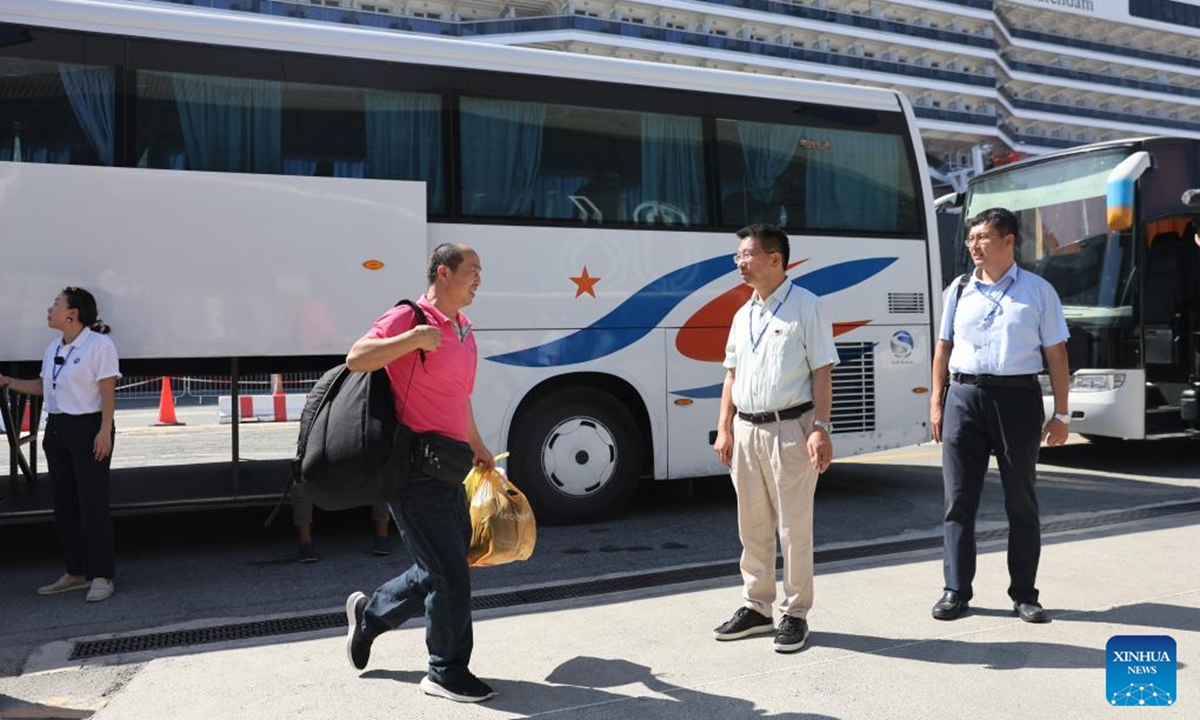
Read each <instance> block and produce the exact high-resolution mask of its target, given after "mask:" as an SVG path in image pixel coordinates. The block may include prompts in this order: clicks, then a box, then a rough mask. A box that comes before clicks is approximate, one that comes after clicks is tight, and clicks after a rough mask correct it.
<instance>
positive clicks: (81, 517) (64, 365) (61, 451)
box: [0, 287, 121, 602]
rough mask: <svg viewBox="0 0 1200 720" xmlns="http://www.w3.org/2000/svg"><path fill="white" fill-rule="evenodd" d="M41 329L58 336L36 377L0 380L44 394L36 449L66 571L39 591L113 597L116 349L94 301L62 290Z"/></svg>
mask: <svg viewBox="0 0 1200 720" xmlns="http://www.w3.org/2000/svg"><path fill="white" fill-rule="evenodd" d="M46 320H47V324H48V325H49V326H50V327H51V328H52V329H54V330H58V331H59V332H61V333H62V338H61V339H56V340H54V341H53V342H51V343H50V345H49V347H47V348H46V352H45V354H44V355H43V357H42V372H41V376H40V377H38V378H36V379H34V380H18V379H16V378H9V377H5V376H4V375H3V374H0V387H8V388H10V389H11V390H13V391H15V392H19V393H24V394H26V395H44V396H45V398H46V400H45V408H46V412H47V413H48V415H49V419H48V420H47V422H46V435H45V439H44V440H43V441H42V449H43V450H44V451H45V453H46V462H47V464H48V465H49V466H50V483H51V488H52V491H53V496H54V525H55V529H56V530H57V531H58V538H59V542H60V543H61V545H62V550H63V554H64V555H65V556H66V558H65V559H66V566H67V572H66V573H65V574H64V575H63V576H62V577H60V578H59V579H58V580H56V581H55V582H53V583H51V584H49V585H45V586H43V587H40V588H38V594H39V595H54V594H57V593H61V592H68V591H71V590H82V589H84V588H88V593H87V601H88V602H98V601H100V600H107V599H108V598H109V597H111V596H112V594H113V575H114V574H115V566H116V548H115V543H114V540H113V521H112V511H111V509H110V508H109V472H108V471H109V462H110V460H111V459H112V448H113V438H114V431H113V408H114V405H115V403H116V389H117V379H118V378H120V377H121V373H120V370H119V369H118V359H117V349H116V347H115V346H114V345H113V342H112V340H110V339H109V337H108V332H109V329H110V328H109V327H108V326H107V325H105V324H104V322H103V321H101V320H100V316H99V313H98V311H97V309H96V298H94V297H92V294H91V293H90V292H88V291H87V290H84V289H83V288H77V287H69V288H66V289H65V290H63V291H62V293H60V294H59V295H58V297H56V298H54V304H53V305H51V306H50V309H49V311H48V313H47V318H46Z"/></svg>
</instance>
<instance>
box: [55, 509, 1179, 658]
mask: <svg viewBox="0 0 1200 720" xmlns="http://www.w3.org/2000/svg"><path fill="white" fill-rule="evenodd" d="M1192 512H1200V501H1192V502H1182V503H1171V504H1166V505H1159V506H1155V507H1149V508H1140V509H1137V510H1121V511H1117V512H1111V513H1099V514H1096V515H1090V516H1087V517H1078V518H1067V519H1063V520H1051V521H1049V522H1046V523H1043V524H1042V533H1043V534H1047V535H1048V534H1052V533H1062V532H1071V531H1075V530H1085V529H1089V528H1096V527H1102V526H1105V525H1116V524H1119V523H1126V522H1132V521H1135V520H1144V519H1151V518H1161V517H1167V516H1171V515H1181V514H1186V513H1192ZM1007 536H1008V530H1007V529H996V530H987V531H981V532H978V533H976V538H977V539H978V540H979V541H986V540H997V539H1001V538H1004V537H1007ZM941 544H942V538H941V536H930V537H921V538H911V539H905V540H893V541H886V542H877V543H863V544H860V545H853V546H848V547H839V548H830V549H827V550H818V551H816V552H815V553H814V554H813V562H814V564H817V565H821V564H828V563H832V562H838V561H842V560H856V559H860V558H868V557H881V556H886V555H895V554H899V553H905V552H912V551H914V550H928V549H931V548H937V547H941ZM778 565H779V566H782V558H780V559H779V560H778ZM739 574H740V571H739V569H738V564H737V562H718V563H710V564H708V565H697V566H691V567H686V568H674V569H670V570H652V571H649V572H643V573H634V574H630V575H624V576H621V577H614V578H605V579H601V580H584V581H580V582H568V583H561V584H555V585H545V586H540V587H530V588H521V589H516V590H508V591H502V592H495V593H490V594H489V593H481V594H479V595H476V596H475V597H473V598H471V607H472V609H473V610H490V609H494V608H506V607H513V606H517V605H530V604H534V603H544V602H552V601H555V600H570V599H575V598H581V597H589V596H594V595H608V594H612V593H620V592H628V591H632V590H644V589H647V588H654V587H663V586H668V585H678V584H681V583H689V582H696V581H699V580H713V579H717V578H723V577H736V576H737V575H739ZM345 626H346V616H345V614H344V613H341V612H336V613H316V614H310V615H297V616H293V617H287V618H277V619H273V620H256V621H251V622H244V623H230V624H226V625H215V626H212V627H205V628H194V629H190V630H172V631H168V632H157V633H143V634H139V635H126V636H123V637H115V638H105V639H102V640H85V641H81V642H77V643H75V646H74V648H73V649H72V651H71V655H70V659H71V660H86V659H90V658H97V657H103V656H106V655H122V654H126V653H140V652H148V651H154V650H165V649H170V648H178V647H187V646H191V645H204V644H209V643H218V642H229V641H235V640H247V639H253V638H263V637H271V636H275V635H289V634H293V633H306V632H313V631H317V630H332V629H335V628H342V627H345Z"/></svg>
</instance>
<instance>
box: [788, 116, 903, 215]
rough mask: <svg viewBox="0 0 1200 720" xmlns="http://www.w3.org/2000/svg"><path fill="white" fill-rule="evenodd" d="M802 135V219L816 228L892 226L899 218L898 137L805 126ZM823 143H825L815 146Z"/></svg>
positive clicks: (900, 156) (900, 162)
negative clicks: (807, 144) (807, 143)
mask: <svg viewBox="0 0 1200 720" xmlns="http://www.w3.org/2000/svg"><path fill="white" fill-rule="evenodd" d="M804 134H805V138H806V139H808V140H810V141H813V146H812V147H810V148H809V149H808V150H806V152H805V160H806V168H807V170H806V173H805V179H806V186H807V189H808V190H807V193H806V200H805V225H806V226H808V227H810V228H813V229H816V230H836V229H839V228H856V229H862V230H881V231H885V232H886V231H894V230H896V228H897V225H898V223H899V208H900V202H899V199H900V198H899V191H898V189H897V184H898V183H899V182H900V178H899V177H897V176H898V174H899V169H900V168H901V167H903V166H904V164H905V163H906V162H907V160H906V158H905V157H904V146H903V142H902V140H901V138H900V137H898V136H895V135H879V134H875V133H864V132H853V131H847V130H825V129H821V128H810V129H808V130H806V131H805V133H804ZM822 143H828V147H827V148H821V147H819V145H820V144H822Z"/></svg>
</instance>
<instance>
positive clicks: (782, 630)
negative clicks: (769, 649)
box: [775, 615, 808, 653]
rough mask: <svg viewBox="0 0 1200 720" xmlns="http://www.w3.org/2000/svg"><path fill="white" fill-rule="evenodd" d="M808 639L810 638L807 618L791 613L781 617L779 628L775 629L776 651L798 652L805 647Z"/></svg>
mask: <svg viewBox="0 0 1200 720" xmlns="http://www.w3.org/2000/svg"><path fill="white" fill-rule="evenodd" d="M806 640H808V621H807V620H805V619H804V618H798V617H792V616H791V615H784V616H783V617H781V618H779V629H778V630H776V631H775V652H781V653H793V652H796V651H797V650H799V649H800V648H802V647H804V643H805V641H806Z"/></svg>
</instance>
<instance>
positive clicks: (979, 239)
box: [963, 235, 992, 247]
mask: <svg viewBox="0 0 1200 720" xmlns="http://www.w3.org/2000/svg"><path fill="white" fill-rule="evenodd" d="M991 241H992V236H991V235H971V236H970V237H968V238H967V239H966V240H964V241H963V245H966V246H967V247H971V246H972V245H975V244H976V243H978V244H979V245H987V244H988V243H990V242H991Z"/></svg>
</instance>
